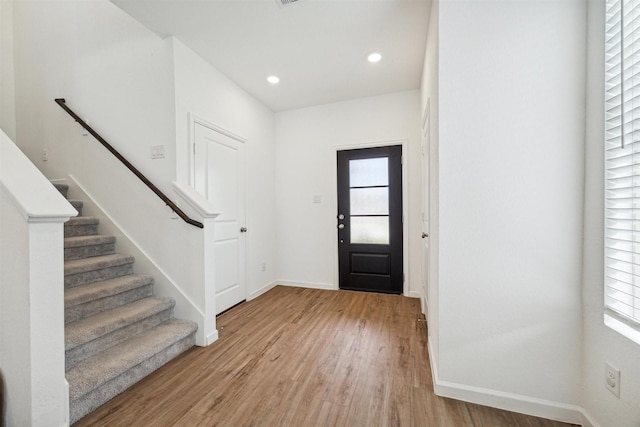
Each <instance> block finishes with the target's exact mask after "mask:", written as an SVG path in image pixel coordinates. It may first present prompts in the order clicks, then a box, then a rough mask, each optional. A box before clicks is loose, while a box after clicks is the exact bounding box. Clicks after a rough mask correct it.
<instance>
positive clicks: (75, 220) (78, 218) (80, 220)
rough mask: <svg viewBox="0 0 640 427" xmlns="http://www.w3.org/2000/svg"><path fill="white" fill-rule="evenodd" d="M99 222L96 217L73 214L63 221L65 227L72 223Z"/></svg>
mask: <svg viewBox="0 0 640 427" xmlns="http://www.w3.org/2000/svg"><path fill="white" fill-rule="evenodd" d="M98 222H100V221H99V220H98V218H96V217H93V216H75V217H73V218H69V221H67V222H65V223H64V225H65V226H67V227H71V226H74V225H95V224H98Z"/></svg>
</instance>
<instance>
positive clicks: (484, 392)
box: [428, 340, 599, 427]
mask: <svg viewBox="0 0 640 427" xmlns="http://www.w3.org/2000/svg"><path fill="white" fill-rule="evenodd" d="M428 345H429V354H430V355H432V354H433V348H432V345H431V340H429V344H428ZM435 359H436V358H435V357H431V356H430V357H429V360H430V362H431V372H432V375H433V385H434V392H435V394H436V395H437V396H441V397H447V398H450V399H456V400H462V401H464V402H469V403H476V404H478V405H483V406H490V407H492V408H497V409H503V410H506V411H512V412H518V413H521V414H526V415H532V416H535V417H540V418H547V419H551V420H556V421H562V422H566V423H572V424H580V425H582V426H585V427H599V426H598V424H597V423H594V422H593V419H592V418H591V417H590V416H589V415H588V414H587V413H586V412H585V411H584V409H583V408H582V407H580V406H577V405H568V404H564V403H559V402H554V401H551V400H545V399H538V398H535V397H529V396H523V395H519V394H515V393H505V392H502V391H498V390H491V389H486V388H482V387H475V386H470V385H467V384H458V383H452V382H449V381H443V380H441V379H440V378H439V376H438V366H437V361H436V360H435Z"/></svg>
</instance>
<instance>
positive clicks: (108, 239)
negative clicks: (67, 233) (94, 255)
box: [64, 234, 116, 249]
mask: <svg viewBox="0 0 640 427" xmlns="http://www.w3.org/2000/svg"><path fill="white" fill-rule="evenodd" d="M115 242H116V238H115V236H107V235H104V234H94V235H91V236H73V237H65V238H64V248H65V249H68V248H78V247H81V246H92V245H105V244H109V243H115Z"/></svg>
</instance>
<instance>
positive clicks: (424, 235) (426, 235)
mask: <svg viewBox="0 0 640 427" xmlns="http://www.w3.org/2000/svg"><path fill="white" fill-rule="evenodd" d="M425 237H429V235H428V234H427V233H425V232H424V231H423V232H422V238H423V239H424V238H425Z"/></svg>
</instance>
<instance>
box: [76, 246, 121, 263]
mask: <svg viewBox="0 0 640 427" xmlns="http://www.w3.org/2000/svg"><path fill="white" fill-rule="evenodd" d="M115 251H116V244H115V243H105V244H101V245H88V246H80V247H76V248H66V249H65V250H64V260H65V261H71V260H74V259H83V258H90V257H94V256H101V255H111V254H114V253H115Z"/></svg>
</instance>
